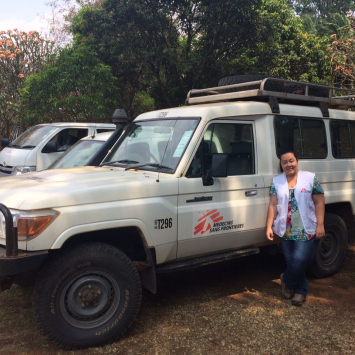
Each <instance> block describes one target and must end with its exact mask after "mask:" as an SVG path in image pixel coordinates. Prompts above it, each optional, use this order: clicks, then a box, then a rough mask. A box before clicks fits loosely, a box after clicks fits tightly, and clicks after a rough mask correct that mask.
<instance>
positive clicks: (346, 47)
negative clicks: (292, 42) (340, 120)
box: [327, 11, 355, 88]
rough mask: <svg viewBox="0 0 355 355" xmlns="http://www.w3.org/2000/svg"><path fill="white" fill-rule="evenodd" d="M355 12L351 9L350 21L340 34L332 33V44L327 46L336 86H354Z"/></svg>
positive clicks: (333, 81)
mask: <svg viewBox="0 0 355 355" xmlns="http://www.w3.org/2000/svg"><path fill="white" fill-rule="evenodd" d="M354 16H355V13H354V12H353V11H349V23H348V25H347V26H346V27H344V28H343V29H342V31H341V32H340V34H338V35H337V34H336V33H334V34H332V35H331V36H330V37H331V38H332V40H333V42H332V44H331V45H330V46H329V47H328V48H327V51H328V52H329V55H330V58H331V65H332V83H333V85H334V86H341V87H347V88H353V87H354V84H355V40H354V37H355V23H354V20H353V18H354Z"/></svg>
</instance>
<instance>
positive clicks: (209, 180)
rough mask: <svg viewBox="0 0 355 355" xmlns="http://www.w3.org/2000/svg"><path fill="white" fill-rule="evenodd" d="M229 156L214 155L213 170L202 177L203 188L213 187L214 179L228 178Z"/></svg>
mask: <svg viewBox="0 0 355 355" xmlns="http://www.w3.org/2000/svg"><path fill="white" fill-rule="evenodd" d="M227 164H228V155H227V154H213V155H212V163H211V168H210V169H208V170H207V171H206V172H205V173H204V174H203V176H202V182H203V186H212V185H213V178H214V177H227V176H228V174H227V166H228V165H227Z"/></svg>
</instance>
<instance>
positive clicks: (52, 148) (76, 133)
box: [0, 122, 116, 177]
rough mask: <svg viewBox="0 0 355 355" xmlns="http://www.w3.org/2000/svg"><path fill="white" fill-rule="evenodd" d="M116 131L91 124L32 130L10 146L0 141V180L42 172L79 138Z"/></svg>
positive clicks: (51, 125)
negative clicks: (0, 147) (6, 177)
mask: <svg viewBox="0 0 355 355" xmlns="http://www.w3.org/2000/svg"><path fill="white" fill-rule="evenodd" d="M115 130H116V126H115V125H114V124H108V123H91V122H86V123H79V122H62V123H44V124H39V125H36V126H32V127H30V128H29V129H28V130H27V131H25V132H24V133H22V134H21V135H20V136H19V137H17V138H16V139H15V140H14V141H13V142H10V141H9V139H6V138H3V139H2V140H1V146H2V147H3V150H2V151H1V152H0V177H5V176H12V175H22V174H25V173H31V172H34V171H41V170H45V169H47V168H48V167H49V165H51V164H52V163H53V162H54V161H55V160H56V159H57V158H58V157H59V156H60V155H62V154H63V153H64V152H65V151H66V150H67V149H69V148H70V147H71V146H72V145H74V144H75V143H76V142H77V141H78V140H80V139H81V138H83V137H86V136H88V135H95V134H98V133H103V132H107V131H111V132H113V131H115Z"/></svg>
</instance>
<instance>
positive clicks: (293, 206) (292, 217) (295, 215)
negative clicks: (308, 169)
mask: <svg viewBox="0 0 355 355" xmlns="http://www.w3.org/2000/svg"><path fill="white" fill-rule="evenodd" d="M288 190H289V196H288V211H287V221H286V232H285V234H284V236H283V237H284V238H285V240H298V241H307V240H309V239H311V238H313V237H314V235H310V234H307V233H306V231H305V229H304V226H303V223H302V219H301V215H300V211H299V210H298V206H297V201H296V198H295V188H291V189H288ZM316 194H324V190H323V188H322V186H321V185H320V183H319V181H318V179H317V177H316V176H314V180H313V189H312V195H316ZM270 195H275V196H277V192H276V188H275V185H274V183H272V184H271V187H270Z"/></svg>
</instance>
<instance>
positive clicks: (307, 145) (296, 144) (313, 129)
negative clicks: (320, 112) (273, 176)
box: [274, 116, 327, 159]
mask: <svg viewBox="0 0 355 355" xmlns="http://www.w3.org/2000/svg"><path fill="white" fill-rule="evenodd" d="M274 129H275V140H276V142H275V143H276V154H277V156H278V157H279V158H280V156H281V154H282V153H283V152H285V151H289V150H291V151H294V152H295V153H296V154H297V156H298V157H299V158H300V159H302V158H303V159H325V158H326V157H327V141H326V134H325V126H324V122H323V120H320V119H312V118H300V117H288V116H275V117H274Z"/></svg>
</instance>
